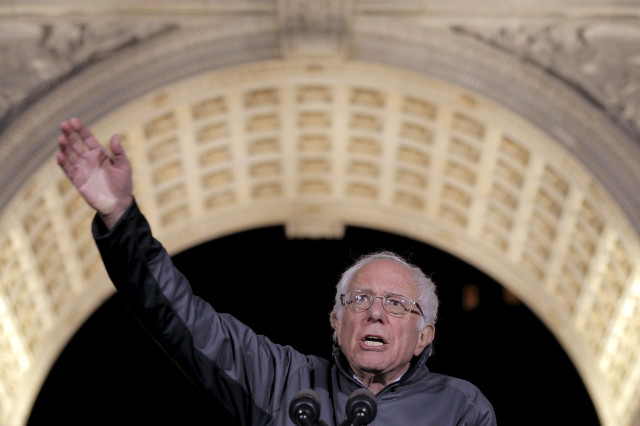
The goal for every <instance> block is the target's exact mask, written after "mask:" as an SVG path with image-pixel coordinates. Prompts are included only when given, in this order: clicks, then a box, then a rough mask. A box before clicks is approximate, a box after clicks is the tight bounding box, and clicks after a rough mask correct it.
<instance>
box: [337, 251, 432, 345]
mask: <svg viewBox="0 0 640 426" xmlns="http://www.w3.org/2000/svg"><path fill="white" fill-rule="evenodd" d="M378 260H391V261H393V262H396V263H397V264H399V265H401V266H402V267H404V268H405V269H407V271H409V273H410V274H411V282H412V283H413V284H415V285H416V286H418V290H419V292H420V295H419V296H418V300H416V302H418V304H419V305H420V307H421V308H422V311H423V313H424V317H422V316H421V317H420V322H419V323H418V330H424V328H425V327H427V326H428V325H430V324H435V323H436V318H437V316H438V296H437V295H436V285H435V284H434V282H433V281H432V280H431V278H429V277H427V276H426V275H425V274H424V272H422V269H420V268H419V267H417V266H415V265H412V264H411V263H409V262H407V261H406V260H405V259H404V258H402V257H401V256H399V255H397V254H396V253H393V252H390V251H380V252H375V253H370V254H367V255H364V256H362V257H361V258H360V259H358V260H357V261H356V262H355V263H354V264H353V265H351V266H350V267H349V268H348V269H347V270H346V271H344V272H343V273H342V277H341V278H340V281H338V284H337V285H336V297H335V302H334V305H333V310H332V311H331V317H333V315H335V316H336V318H337V319H338V320H340V321H341V320H342V317H343V316H344V309H345V307H344V306H343V305H342V303H341V301H340V295H341V294H344V293H346V292H347V289H348V288H349V284H351V282H352V281H353V279H354V277H355V276H356V274H357V273H358V272H359V271H360V269H362V268H363V267H364V266H366V265H368V264H370V263H372V262H376V261H378ZM335 337H336V336H335V333H334V339H335Z"/></svg>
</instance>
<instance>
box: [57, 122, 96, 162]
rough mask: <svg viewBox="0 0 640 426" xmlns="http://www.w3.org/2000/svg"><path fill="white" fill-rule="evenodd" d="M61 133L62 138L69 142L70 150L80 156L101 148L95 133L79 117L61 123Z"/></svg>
mask: <svg viewBox="0 0 640 426" xmlns="http://www.w3.org/2000/svg"><path fill="white" fill-rule="evenodd" d="M60 131H61V132H62V137H63V138H64V139H65V140H67V141H68V148H70V149H71V150H73V151H74V152H75V153H76V154H78V155H82V153H83V152H85V151H87V150H91V149H95V148H101V146H100V143H99V142H98V140H97V139H96V138H95V136H94V135H93V133H91V131H90V130H89V129H88V128H87V127H86V126H85V125H84V123H83V122H82V121H81V120H80V119H79V118H77V117H73V118H71V119H70V120H66V121H63V122H62V123H60Z"/></svg>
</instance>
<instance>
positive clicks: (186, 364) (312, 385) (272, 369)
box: [93, 202, 496, 426]
mask: <svg viewBox="0 0 640 426" xmlns="http://www.w3.org/2000/svg"><path fill="white" fill-rule="evenodd" d="M93 233H94V238H95V240H96V243H97V246H98V249H99V250H100V253H101V255H102V259H103V261H104V264H105V266H106V268H107V271H108V273H109V276H110V277H111V280H112V281H113V283H114V285H115V286H116V288H117V289H118V292H119V293H120V294H121V295H123V296H124V297H125V300H126V301H127V304H128V305H129V306H130V307H131V309H132V310H133V311H134V312H135V314H136V315H137V316H138V317H139V319H140V320H141V321H142V322H143V324H144V325H145V327H146V328H147V330H148V331H149V332H150V333H151V334H152V335H153V336H154V338H155V339H156V340H158V341H159V342H160V343H161V344H162V346H163V347H164V348H165V350H166V351H167V353H168V354H169V355H171V356H172V357H174V358H175V360H176V361H177V362H178V363H179V365H180V366H181V368H182V369H183V371H184V372H185V373H186V374H187V375H189V376H190V378H191V379H192V380H194V381H195V382H196V383H198V384H199V385H200V386H201V387H202V389H203V390H205V392H207V393H208V394H209V395H211V397H212V398H214V399H215V400H217V401H218V402H219V403H220V404H222V406H223V407H224V408H225V409H226V411H228V412H229V413H230V414H231V415H232V416H233V417H236V418H238V419H240V420H241V422H242V423H243V424H245V425H293V422H292V421H291V420H290V418H289V404H290V402H291V400H292V398H293V397H294V396H295V395H296V394H297V393H298V392H299V391H300V390H303V389H313V390H314V391H315V392H316V393H317V395H318V396H319V399H320V404H321V420H322V421H323V422H324V423H326V424H327V425H340V424H341V423H342V422H343V421H345V419H346V414H345V405H346V401H347V398H348V397H349V396H350V395H351V394H352V393H353V392H354V391H355V390H356V389H359V388H361V387H362V386H361V384H359V383H358V381H356V380H355V379H354V378H353V374H352V373H351V372H350V369H349V367H348V364H347V362H346V360H345V359H344V356H343V355H342V352H341V351H340V350H339V349H338V348H335V349H334V352H333V359H332V360H331V362H330V361H328V360H325V359H322V358H319V357H317V356H313V355H303V354H301V353H299V352H297V351H296V350H294V349H293V348H292V347H290V346H281V345H277V344H275V343H273V342H271V341H270V340H269V339H267V338H266V337H264V336H260V335H257V334H256V333H254V332H253V331H252V330H251V329H249V328H248V327H247V326H245V325H244V324H242V323H241V322H240V321H238V320H237V319H235V318H234V317H232V316H230V315H227V314H221V313H218V312H216V311H215V310H214V309H213V307H211V305H210V304H208V303H207V302H205V301H204V300H202V299H201V298H199V297H197V296H195V295H194V294H193V293H192V291H191V287H190V285H189V283H188V282H187V280H186V279H185V278H184V276H183V275H182V274H181V273H180V272H179V271H178V270H177V269H176V268H175V267H174V266H173V263H172V261H171V258H170V256H169V255H168V253H167V252H166V251H165V249H164V248H163V247H162V245H161V244H160V243H159V242H158V241H157V240H155V239H154V238H153V236H152V234H151V230H150V228H149V225H148V223H147V221H146V219H145V218H144V216H143V215H142V213H140V211H139V209H138V207H137V205H136V203H135V202H134V203H133V204H132V205H131V207H130V208H129V209H128V211H127V212H126V213H125V215H124V216H123V217H122V218H121V219H120V221H119V222H118V223H117V224H116V226H114V228H113V229H111V230H110V231H107V229H106V228H105V227H104V225H103V224H102V222H101V221H100V220H99V219H98V218H96V219H95V220H94V222H93ZM429 354H430V348H427V349H426V350H425V351H424V352H423V353H422V355H420V356H419V357H416V358H415V359H414V360H413V362H412V366H411V368H410V369H409V370H408V371H407V372H406V373H405V374H404V375H403V376H402V378H401V379H400V380H399V381H397V382H395V383H393V384H390V385H388V386H387V387H386V388H385V389H383V390H382V391H381V392H380V393H378V394H377V395H376V398H377V404H378V414H377V416H376V418H375V420H374V422H373V423H372V424H373V425H381V426H382V425H388V426H404V425H429V426H449V425H451V426H453V425H458V426H461V425H468V426H471V425H482V426H492V425H495V424H496V420H495V415H494V412H493V408H492V406H491V404H490V403H489V402H488V401H487V399H486V398H485V397H484V395H482V393H481V392H480V391H479V390H478V389H477V388H476V387H475V386H474V385H472V384H471V383H469V382H467V381H464V380H460V379H456V378H452V377H448V376H444V375H440V374H436V373H432V372H430V371H429V369H428V368H427V366H426V365H425V363H426V361H427V358H428V356H429Z"/></svg>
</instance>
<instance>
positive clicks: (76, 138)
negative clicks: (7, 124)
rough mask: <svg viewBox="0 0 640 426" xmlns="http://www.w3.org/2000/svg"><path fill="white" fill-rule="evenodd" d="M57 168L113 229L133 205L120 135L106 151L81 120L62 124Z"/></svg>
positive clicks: (127, 166) (127, 161) (114, 137)
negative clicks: (60, 169)
mask: <svg viewBox="0 0 640 426" xmlns="http://www.w3.org/2000/svg"><path fill="white" fill-rule="evenodd" d="M60 131H61V135H60V137H59V138H58V146H59V148H60V150H59V152H58V153H57V154H56V159H57V161H58V164H59V165H60V167H61V168H62V170H64V172H65V174H66V175H67V176H68V177H69V180H71V182H72V183H73V186H75V187H76V189H77V190H78V192H79V193H80V195H82V197H83V198H84V199H85V201H86V202H87V204H89V206H91V207H92V208H93V209H95V210H96V212H97V213H98V215H99V216H100V218H101V219H102V221H103V222H104V224H105V225H106V226H107V228H109V229H111V227H113V225H115V224H116V222H117V221H118V219H120V217H121V216H122V214H123V213H124V212H125V211H126V210H127V208H128V207H129V205H130V204H131V203H132V201H133V184H132V177H131V165H130V163H129V160H128V159H127V156H126V154H125V152H124V149H123V148H122V145H121V144H120V139H121V138H120V135H113V136H112V137H111V140H110V141H109V149H110V152H109V151H107V150H106V149H105V148H103V147H102V146H101V145H100V143H99V142H98V140H97V139H96V138H95V136H94V135H93V134H92V133H91V131H90V130H89V129H88V128H87V127H86V126H85V125H84V124H83V123H82V121H80V119H78V118H71V119H70V120H67V121H63V122H62V123H61V124H60Z"/></svg>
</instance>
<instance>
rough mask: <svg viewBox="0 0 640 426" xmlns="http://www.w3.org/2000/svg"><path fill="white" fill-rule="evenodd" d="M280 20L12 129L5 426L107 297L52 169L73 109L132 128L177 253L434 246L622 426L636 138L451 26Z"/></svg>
mask: <svg viewBox="0 0 640 426" xmlns="http://www.w3.org/2000/svg"><path fill="white" fill-rule="evenodd" d="M287 22H290V21H288V20H287V19H286V16H285V17H284V18H282V17H281V19H280V20H279V21H272V20H266V19H263V18H262V17H255V16H252V17H243V18H242V19H235V20H233V19H228V18H226V17H225V19H221V20H218V21H216V22H215V25H211V24H209V25H195V26H193V27H180V26H177V27H172V26H159V27H158V28H162V31H158V32H157V33H155V34H156V35H155V36H153V37H149V38H148V39H147V40H145V41H144V42H143V43H140V44H138V45H135V46H131V47H126V48H125V47H123V48H121V49H116V50H114V51H113V52H111V53H110V54H109V55H105V57H104V58H100V59H99V60H96V61H95V64H93V65H92V66H87V67H86V68H85V69H82V70H78V71H77V72H75V73H73V74H72V75H70V76H69V77H68V78H66V79H64V81H62V82H60V83H59V84H57V85H55V86H52V87H51V89H50V93H48V94H47V95H46V96H42V98H41V99H39V100H38V102H35V103H33V104H32V106H31V107H30V108H29V109H25V110H24V111H21V113H20V114H17V115H16V116H15V117H14V118H15V119H14V121H13V122H12V123H11V125H8V126H7V127H6V130H5V132H4V133H3V136H2V137H3V140H2V145H1V146H0V149H2V150H3V151H1V153H2V156H1V157H0V161H2V164H3V165H4V166H5V167H3V172H2V173H3V175H2V181H3V185H4V189H3V192H2V198H1V199H0V201H1V202H2V208H3V210H2V215H1V217H0V229H2V232H1V233H0V247H1V252H0V267H1V269H2V271H3V272H2V278H0V285H1V287H2V297H1V298H0V310H2V312H3V315H2V319H1V323H0V339H1V340H0V342H1V344H2V346H3V350H2V353H3V354H5V355H3V357H2V360H1V362H0V369H1V371H2V376H3V378H6V380H5V379H3V381H2V383H0V401H1V402H2V404H0V409H1V410H2V411H1V415H2V417H1V418H2V419H5V420H6V422H3V424H5V423H6V424H22V423H23V422H24V419H25V418H26V416H27V415H28V410H29V408H30V405H31V403H32V402H33V398H34V397H35V394H36V393H37V390H38V387H39V386H40V384H41V382H42V380H43V379H44V376H45V375H46V373H47V371H48V369H49V368H50V366H51V363H52V362H53V361H54V359H55V357H56V356H57V355H58V353H59V350H60V349H61V348H62V347H63V346H64V344H65V343H66V341H67V339H68V338H69V336H70V335H71V334H72V333H73V332H74V331H75V330H76V329H77V327H78V326H79V325H80V324H81V323H82V322H83V321H84V320H85V319H86V317H87V316H88V315H89V314H90V313H91V312H93V310H94V309H95V307H96V306H98V305H99V304H100V303H102V301H103V300H104V299H105V297H107V296H108V295H110V294H111V293H112V291H113V290H112V288H111V286H110V284H109V283H108V279H107V277H106V275H105V274H104V271H103V269H102V267H101V266H100V261H99V258H98V255H97V252H96V250H95V249H94V247H93V242H92V241H91V239H90V235H89V233H88V227H89V221H90V219H91V212H90V211H89V210H88V209H87V208H86V207H85V206H84V205H83V203H82V202H81V200H79V198H78V197H77V196H76V195H75V193H74V191H73V190H72V188H71V187H70V185H69V184H68V183H67V182H66V180H65V179H64V178H63V176H62V175H61V173H60V172H59V171H58V170H57V168H56V166H55V165H54V164H53V160H52V159H53V152H54V149H55V144H54V143H53V141H54V139H55V128H56V127H57V123H58V122H59V121H60V120H62V119H63V118H66V117H68V116H70V115H78V116H81V117H83V118H84V119H85V120H86V121H88V122H90V123H91V124H92V127H93V128H94V130H95V132H96V133H97V134H98V135H99V136H100V138H101V139H102V140H103V141H105V142H106V140H107V139H108V136H109V135H110V134H111V133H114V132H122V133H123V135H124V143H125V146H126V148H127V150H128V152H129V154H130V156H131V159H132V161H133V163H134V171H135V176H134V179H135V186H136V196H137V198H138V201H139V202H140V204H141V205H142V206H143V209H144V211H145V212H146V213H147V215H148V217H149V219H150V221H151V222H152V226H153V228H154V230H155V233H156V235H157V236H158V237H159V238H160V239H161V240H162V241H163V242H164V243H165V244H166V246H167V247H168V249H169V250H170V251H172V252H177V251H180V250H183V249H185V248H188V247H190V246H194V245H196V244H198V243H201V242H203V241H206V240H209V239H212V238H216V237H218V236H221V235H224V234H229V233H233V232H236V231H240V230H243V229H249V228H254V227H259V226H264V225H271V224H285V225H286V227H287V232H288V234H289V235H290V236H291V237H293V238H296V237H312V238H318V237H329V238H337V237H340V235H341V233H342V230H343V228H344V227H345V226H346V225H357V226H366V227H371V228H376V229H381V230H385V231H389V232H393V233H398V234H402V235H406V236H410V237H412V238H415V239H417V240H421V241H424V242H427V243H429V244H432V245H434V246H438V247H440V248H442V249H445V250H447V251H449V252H451V253H454V254H455V255H457V256H459V257H460V258H462V259H465V260H466V261H467V262H469V263H470V264H473V265H474V266H476V267H478V268H479V269H481V270H483V271H485V272H487V273H489V274H490V275H492V276H493V277H494V278H495V279H497V280H498V281H500V282H501V283H502V284H503V285H504V286H505V287H508V288H509V289H511V290H512V291H514V292H515V293H516V294H518V295H519V296H520V297H521V298H522V299H523V300H524V301H525V302H526V303H527V305H528V306H529V307H530V308H531V309H532V310H534V311H535V312H536V313H537V314H538V316H539V317H540V318H541V320H543V321H544V322H545V323H546V324H547V325H548V326H549V328H550V329H551V330H553V332H554V333H555V334H556V336H557V337H558V339H559V341H560V342H561V343H562V344H563V346H564V348H565V349H566V351H567V352H568V354H569V355H570V356H571V358H572V359H573V361H574V363H575V364H576V367H577V368H578V370H579V372H580V373H581V375H582V377H583V379H584V381H585V384H586V386H587V388H588V389H589V391H590V393H591V395H592V398H593V400H594V404H595V406H596V408H597V410H598V413H599V415H600V417H601V419H602V422H603V424H605V425H627V424H629V425H630V424H634V422H636V421H637V418H634V416H635V415H636V413H637V411H638V406H637V401H638V400H640V398H638V396H639V393H640V388H639V386H638V383H640V380H639V379H640V360H639V359H638V352H637V348H636V346H637V345H636V342H637V341H638V339H639V338H640V321H639V320H638V318H639V317H640V316H639V315H638V313H639V311H640V300H639V298H640V288H639V287H640V271H639V268H638V261H637V259H640V245H639V243H638V241H639V239H638V229H639V227H640V223H639V222H638V220H637V218H638V217H640V216H638V212H639V209H638V205H639V203H640V200H638V197H637V196H634V195H635V191H634V190H635V188H637V187H638V184H640V176H639V175H638V167H637V166H638V158H639V154H638V148H637V147H636V146H634V145H633V143H632V141H631V138H630V137H629V133H628V132H627V130H628V129H627V128H625V126H619V125H615V123H614V122H613V120H611V117H610V116H609V115H608V114H607V113H605V112H603V111H602V109H598V108H596V107H595V106H594V103H593V102H592V100H591V99H589V98H588V97H585V96H583V95H581V94H580V93H579V92H578V91H576V90H575V89H574V88H572V87H570V85H567V84H565V83H564V82H563V81H562V80H560V79H558V78H556V77H555V76H554V75H552V74H549V73H545V72H542V70H540V69H539V68H538V67H535V66H532V65H531V64H529V63H526V62H522V61H517V60H516V59H514V57H513V56H512V55H509V54H506V53H505V52H503V51H501V50H500V49H496V48H495V47H491V46H488V45H487V44H486V43H482V42H481V41H479V40H478V38H477V37H473V38H471V37H467V36H466V35H464V34H461V32H460V31H457V32H456V31H454V32H452V31H444V30H442V29H439V28H430V27H428V26H427V27H425V26H423V25H420V24H419V23H417V22H407V21H404V22H400V23H399V22H397V21H395V20H392V19H385V18H383V17H380V16H377V15H376V16H372V17H361V18H360V19H357V20H354V21H353V23H352V24H351V25H350V26H348V28H349V32H348V35H345V33H343V32H341V31H340V30H341V29H344V28H345V27H341V26H339V27H338V28H337V31H333V30H332V31H325V32H322V31H321V32H320V36H318V35H317V33H314V32H313V31H302V30H300V29H299V28H298V29H296V27H295V25H293V26H288V24H287ZM282 28H285V29H286V31H283V30H282ZM315 28H320V29H322V28H325V27H322V26H319V27H315ZM325 29H326V28H325Z"/></svg>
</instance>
